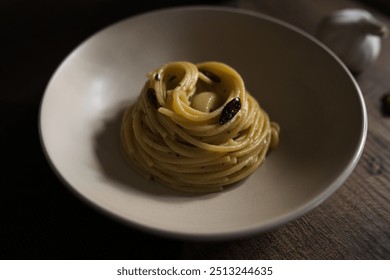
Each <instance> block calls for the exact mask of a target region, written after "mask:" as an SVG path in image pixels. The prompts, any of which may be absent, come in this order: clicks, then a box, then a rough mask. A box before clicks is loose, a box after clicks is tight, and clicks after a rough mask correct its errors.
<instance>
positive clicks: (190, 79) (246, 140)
mask: <svg viewBox="0 0 390 280" xmlns="http://www.w3.org/2000/svg"><path fill="white" fill-rule="evenodd" d="M121 139H122V146H123V150H124V152H125V154H126V156H127V158H128V160H129V163H130V164H131V165H132V166H133V167H134V168H136V169H137V170H138V171H140V172H141V173H142V174H144V175H145V176H147V177H148V178H150V179H156V180H159V181H162V182H164V183H166V184H167V185H169V186H170V187H173V188H175V189H178V190H181V191H187V192H216V191H221V190H223V187H225V186H228V185H231V184H233V183H235V182H237V181H239V180H242V179H243V178H245V177H247V176H249V175H250V174H251V173H253V172H254V171H255V170H256V168H257V167H258V166H259V165H261V164H262V163H263V162H264V159H265V156H266V154H267V151H268V150H269V149H270V148H274V147H276V146H277V144H278V142H279V126H278V124H276V123H274V122H271V121H270V119H269V117H268V115H267V113H266V112H265V111H264V110H263V109H262V108H261V107H260V106H259V103H258V102H257V101H256V100H255V99H254V98H253V97H252V96H251V95H250V94H249V93H248V92H247V91H246V89H245V86H244V82H243V80H242V78H241V76H240V75H239V74H238V73H237V72H236V71H235V70H234V69H232V68H231V67H229V66H227V65H226V64H223V63H220V62H204V63H200V64H193V63H190V62H171V63H167V64H165V65H163V66H162V67H160V68H158V69H156V70H155V71H153V72H151V73H149V74H148V81H147V82H146V83H145V86H144V88H143V90H142V92H141V95H140V96H139V98H138V100H137V102H136V103H135V104H133V105H132V106H130V107H129V108H128V109H127V110H126V111H125V113H124V116H123V121H122V127H121Z"/></svg>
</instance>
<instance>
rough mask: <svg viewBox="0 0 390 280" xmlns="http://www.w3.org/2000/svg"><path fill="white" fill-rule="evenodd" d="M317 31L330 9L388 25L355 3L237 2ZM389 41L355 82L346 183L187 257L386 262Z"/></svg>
mask: <svg viewBox="0 0 390 280" xmlns="http://www.w3.org/2000/svg"><path fill="white" fill-rule="evenodd" d="M239 6H241V7H244V8H250V9H254V10H256V11H259V12H263V13H266V14H269V15H272V16H275V17H278V18H280V19H282V20H285V21H287V22H290V23H292V24H294V25H296V26H298V27H300V28H302V29H303V30H306V31H307V32H308V33H312V34H313V33H315V27H316V25H317V24H318V22H319V20H320V19H321V18H322V17H323V16H324V15H326V14H327V13H329V12H330V11H333V10H336V9H340V8H346V7H361V8H366V9H369V10H370V11H371V12H372V13H373V14H374V15H375V16H376V17H377V18H378V19H380V20H381V21H383V22H384V23H385V24H386V25H387V26H389V27H390V18H389V16H386V15H384V14H381V13H380V12H379V11H376V10H375V9H373V8H371V7H367V6H365V5H363V4H362V3H361V2H355V1H325V0H321V1H309V0H299V1H288V0H279V1H267V0H265V1H246V0H243V1H239ZM389 77H390V38H389V37H387V38H385V39H384V41H383V49H382V52H381V55H380V58H379V60H378V61H377V62H376V63H375V64H373V65H372V66H370V68H368V69H366V71H364V72H363V73H362V74H360V75H359V76H358V77H356V80H357V82H358V84H359V86H360V88H361V91H362V93H363V96H364V99H365V102H366V106H367V111H368V118H369V126H368V136H367V141H366V146H365V149H364V152H363V154H362V156H361V159H360V161H359V163H358V165H357V166H356V168H355V170H354V172H353V173H352V175H351V176H350V177H349V178H348V179H347V180H346V182H345V184H344V185H343V186H342V187H341V188H340V189H339V190H338V191H337V192H336V193H335V194H334V195H332V196H331V197H330V198H329V199H328V200H327V201H326V202H325V203H323V204H322V205H321V206H320V207H318V208H316V209H314V210H313V211H311V212H310V213H308V214H307V215H305V216H303V217H301V218H299V219H297V220H296V221H293V222H291V223H289V224H287V225H285V226H282V227H280V228H277V229H275V230H273V231H271V232H267V233H263V234H260V235H258V236H256V237H254V238H251V239H246V240H240V241H235V242H222V243H202V244H199V243H186V244H184V245H183V251H182V256H181V257H182V258H185V259H191V258H195V259H390V118H389V117H387V118H386V117H384V116H383V115H382V113H381V102H380V99H381V97H382V96H383V95H384V94H385V93H389V92H390V78H389Z"/></svg>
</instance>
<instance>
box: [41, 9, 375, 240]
mask: <svg viewBox="0 0 390 280" xmlns="http://www.w3.org/2000/svg"><path fill="white" fill-rule="evenodd" d="M177 60H186V61H191V62H203V61H209V60H214V61H220V62H224V63H226V64H228V65H230V66H232V67H233V68H235V69H236V70H237V71H238V72H239V73H240V74H241V75H242V77H243V79H244V81H245V84H246V87H247V89H248V90H249V91H250V92H251V94H252V95H254V96H255V97H256V98H257V100H258V101H259V102H260V104H261V106H262V107H263V108H264V109H265V110H266V111H267V112H268V113H269V115H270V117H271V119H272V120H274V121H276V122H278V123H279V124H280V127H281V136H280V139H281V140H280V145H279V147H278V148H277V149H276V150H274V151H273V152H272V153H271V154H270V155H269V157H268V158H267V160H266V162H265V163H264V165H263V166H262V167H261V168H260V169H258V170H257V171H256V172H255V173H254V174H253V175H252V176H250V177H249V178H248V179H246V180H244V181H243V182H241V183H240V184H237V185H235V186H233V187H231V188H229V189H227V190H226V191H224V192H221V193H214V194H206V195H190V194H185V193H179V192H176V191H173V190H171V189H169V188H167V187H165V186H162V185H159V184H158V183H155V182H151V181H147V180H145V179H143V178H142V177H141V176H139V175H138V174H137V173H135V172H134V171H132V170H131V169H130V168H129V167H128V165H127V164H126V162H125V159H124V156H123V155H122V154H121V149H120V140H119V126H120V121H121V114H122V112H123V109H124V108H125V107H126V106H128V105H129V104H131V103H132V102H134V101H135V100H136V98H137V96H138V94H139V93H140V90H141V88H142V86H143V84H144V82H145V80H146V74H147V73H148V72H149V71H151V70H153V69H155V68H157V67H159V66H161V65H162V64H164V63H167V62H169V61H177ZM39 127H40V132H41V138H42V144H43V147H44V150H45V153H46V155H47V157H48V160H49V162H50V163H51V166H52V167H53V169H54V170H55V172H56V173H57V174H58V176H59V177H60V178H62V179H63V181H64V183H65V185H67V186H68V187H69V188H70V189H71V190H73V191H75V193H76V194H78V195H79V196H80V197H82V198H83V199H85V201H87V202H89V203H90V204H91V205H93V206H96V207H97V208H98V209H100V210H103V212H105V213H108V214H111V215H112V216H113V217H116V218H119V219H120V220H121V221H124V222H126V223H129V224H131V225H133V226H136V227H138V228H140V229H143V230H147V231H151V232H155V233H159V234H163V235H168V236H173V237H181V238H197V239H221V238H236V237H242V236H248V235H251V234H255V233H258V232H262V231H265V230H268V229H271V228H274V227H276V226H278V225H281V224H284V223H286V222H289V221H291V220H293V219H295V218H297V217H299V216H301V215H303V214H305V213H307V212H308V211H309V210H311V209H313V208H314V207H316V206H318V205H319V204H320V203H321V202H323V201H324V200H325V199H326V198H328V197H329V196H330V195H331V194H332V193H334V192H335V191H336V190H337V189H338V188H339V187H340V186H341V185H342V183H343V182H344V181H345V179H346V178H347V177H348V176H349V175H350V174H351V172H352V171H353V169H354V167H355V165H356V163H357V161H358V159H359V157H360V155H361V152H362V150H363V146H364V142H365V138H366V131H367V116H366V109H365V105H364V101H363V97H362V94H361V92H360V90H359V88H358V86H357V84H356V82H355V80H354V79H353V77H352V76H351V75H350V74H349V72H348V71H347V70H346V68H345V67H344V66H343V65H342V63H341V62H340V61H339V60H338V59H337V58H336V57H335V56H334V55H332V54H331V53H330V52H329V51H328V50H327V49H326V48H325V47H324V46H322V45H321V44H320V43H318V42H317V41H316V40H314V39H312V38H311V37H310V36H308V35H305V34H304V33H303V32H301V31H299V30H298V29H296V28H294V27H292V26H289V25H287V24H284V23H282V22H280V21H277V20H275V19H272V18H269V17H267V16H263V15H259V14H255V13H251V12H246V11H241V10H235V9H230V8H212V7H190V8H188V7H187V8H176V9H169V10H161V11H155V12H150V13H147V14H143V15H139V16H136V17H133V18H129V19H126V20H123V21H121V22H119V23H117V24H114V25H112V26H109V27H108V28H106V29H104V30H102V31H101V32H98V33H97V34H95V35H94V36H92V37H91V38H89V39H87V40H86V41H85V42H83V43H82V44H81V45H80V46H79V47H78V48H77V49H75V50H74V51H73V52H72V53H71V54H70V55H69V56H68V57H67V58H66V59H65V60H64V62H63V63H62V64H61V65H60V66H59V68H58V69H57V71H56V72H55V74H54V75H53V77H52V79H51V80H50V82H49V84H48V86H47V89H46V92H45V94H44V98H43V101H42V104H41V114H40V125H39Z"/></svg>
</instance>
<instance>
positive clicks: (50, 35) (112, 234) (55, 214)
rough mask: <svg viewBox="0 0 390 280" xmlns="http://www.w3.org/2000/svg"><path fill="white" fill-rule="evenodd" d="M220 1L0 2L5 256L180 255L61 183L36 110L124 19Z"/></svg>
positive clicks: (0, 253) (0, 194)
mask: <svg viewBox="0 0 390 280" xmlns="http://www.w3.org/2000/svg"><path fill="white" fill-rule="evenodd" d="M218 2H219V1H149V2H148V1H130V0H129V1H122V0H110V1H109V0H83V1H42V0H39V1H1V4H0V21H1V24H0V28H1V30H0V44H1V47H0V48H1V52H0V59H1V62H0V67H1V70H0V81H1V87H0V129H1V132H0V133H1V137H0V147H1V152H0V161H1V178H0V211H1V212H0V259H100V258H102V259H132V258H136V259H143V258H154V259H156V258H157V259H159V258H179V257H180V251H181V247H180V244H181V243H180V242H178V241H173V240H167V239H164V238H159V237H155V236H149V235H148V234H145V233H143V232H138V231H136V230H134V229H132V228H129V227H128V226H126V225H123V224H121V223H119V222H117V221H113V220H111V219H110V218H108V217H106V216H105V215H102V214H101V213H99V212H97V211H95V210H94V209H92V208H90V206H88V205H85V204H84V203H83V202H82V201H81V200H79V198H77V197H75V196H74V195H73V194H72V193H71V192H70V191H69V190H68V189H67V188H66V187H64V186H63V184H62V183H61V182H60V181H59V179H57V177H56V176H55V175H54V173H53V172H52V170H51V168H50V167H49V165H48V163H47V161H46V159H45V157H44V154H43V152H42V148H41V143H40V139H39V133H38V112H39V106H40V102H41V99H42V96H43V93H44V91H45V87H46V85H47V83H48V80H49V79H50V77H51V75H52V73H53V72H54V71H55V69H56V68H57V66H58V65H59V64H60V63H61V61H62V60H63V59H64V58H65V57H66V56H67V55H68V54H69V53H70V52H71V51H72V50H73V49H74V48H75V47H77V46H78V45H79V44H80V43H81V42H82V41H84V40H85V39H86V38H88V37H89V36H91V35H93V34H94V33H95V32H97V31H99V30H100V29H102V28H104V27H106V26H107V25H109V24H112V23H115V22H116V21H118V20H121V19H123V18H126V17H129V16H132V15H135V14H139V13H143V12H146V11H149V10H153V9H158V8H166V7H171V6H177V5H193V4H218Z"/></svg>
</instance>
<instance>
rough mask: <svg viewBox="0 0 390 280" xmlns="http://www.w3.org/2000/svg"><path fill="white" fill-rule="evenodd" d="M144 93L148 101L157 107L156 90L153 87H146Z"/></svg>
mask: <svg viewBox="0 0 390 280" xmlns="http://www.w3.org/2000/svg"><path fill="white" fill-rule="evenodd" d="M146 95H147V97H148V100H149V102H150V103H151V104H152V105H153V107H154V108H156V109H158V107H159V104H158V101H157V96H156V91H155V90H154V88H148V89H147V90H146Z"/></svg>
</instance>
